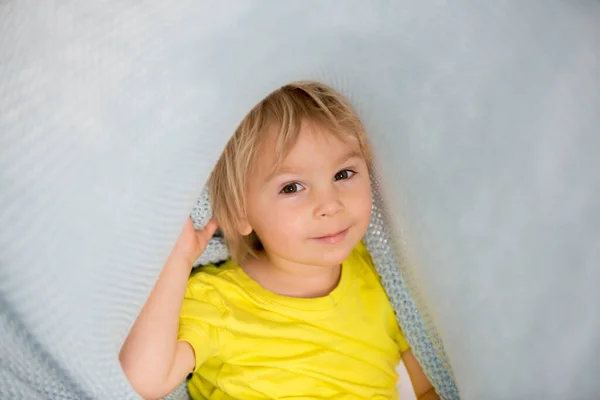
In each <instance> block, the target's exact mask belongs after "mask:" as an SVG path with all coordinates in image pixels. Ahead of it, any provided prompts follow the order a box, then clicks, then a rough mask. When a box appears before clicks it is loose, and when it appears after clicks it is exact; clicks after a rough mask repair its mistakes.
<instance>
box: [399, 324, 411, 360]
mask: <svg viewBox="0 0 600 400" xmlns="http://www.w3.org/2000/svg"><path fill="white" fill-rule="evenodd" d="M396 343H398V349H399V350H400V354H402V353H404V352H405V351H406V350H409V349H410V346H409V344H408V342H407V341H406V338H405V337H404V334H403V333H402V329H400V327H398V334H397V335H396Z"/></svg>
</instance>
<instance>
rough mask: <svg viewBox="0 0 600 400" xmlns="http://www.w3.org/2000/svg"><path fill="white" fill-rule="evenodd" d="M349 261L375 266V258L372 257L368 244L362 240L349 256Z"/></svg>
mask: <svg viewBox="0 0 600 400" xmlns="http://www.w3.org/2000/svg"><path fill="white" fill-rule="evenodd" d="M347 262H349V263H352V264H360V265H365V266H369V267H370V268H374V266H373V259H372V258H371V254H369V251H368V250H367V248H366V246H365V245H364V243H363V242H362V241H360V242H359V243H358V244H357V245H356V246H355V247H354V249H353V250H352V252H351V253H350V256H348V260H347Z"/></svg>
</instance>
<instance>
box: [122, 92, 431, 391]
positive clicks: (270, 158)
mask: <svg viewBox="0 0 600 400" xmlns="http://www.w3.org/2000/svg"><path fill="white" fill-rule="evenodd" d="M370 171H371V153H370V149H369V144H368V141H367V139H366V137H365V132H364V130H363V127H362V124H361V123H360V120H359V119H358V117H357V115H356V114H355V112H354V111H353V110H352V108H351V107H350V106H349V105H348V104H347V103H346V101H345V100H344V99H343V98H342V97H341V96H340V95H339V94H337V93H336V92H334V91H333V90H332V89H330V88H328V87H327V86H324V85H322V84H318V83H314V82H299V83H294V84H290V85H287V86H285V87H283V88H281V89H279V90H277V91H275V92H274V93H272V94H271V95H269V96H268V97H267V98H266V99H265V100H263V101H262V102H261V103H260V104H258V105H257V106H256V107H255V108H254V109H253V110H252V111H251V112H250V113H249V114H248V115H247V116H246V118H245V119H244V120H243V121H242V123H241V124H240V126H239V127H238V129H237V130H236V132H235V134H234V136H233V137H232V138H231V140H230V141H229V142H228V144H227V146H226V148H225V150H224V152H223V154H222V155H221V157H220V159H219V161H218V162H217V165H216V166H215V169H214V171H213V173H212V175H211V177H210V179H209V189H210V195H211V199H212V201H213V209H214V216H215V220H216V221H218V223H219V226H220V228H221V230H222V232H223V234H224V236H225V239H226V241H227V243H228V246H229V248H230V252H231V254H232V259H231V260H229V261H227V262H226V263H224V264H223V265H221V266H218V267H216V266H208V267H204V268H202V269H201V270H200V271H199V272H197V273H195V274H193V275H192V277H191V278H189V280H188V277H189V275H190V271H191V268H192V263H193V262H194V261H195V260H196V259H197V257H199V256H200V254H201V253H202V251H203V250H204V248H205V246H206V243H207V241H208V240H209V238H210V237H211V236H212V234H213V233H214V231H215V229H216V226H217V225H216V222H214V221H211V222H210V223H209V224H208V225H207V226H206V227H205V228H204V229H203V230H202V231H199V232H196V231H195V230H194V228H193V225H192V223H191V221H190V220H188V221H187V223H186V225H185V227H184V229H183V231H182V233H181V235H180V237H179V239H178V241H177V243H176V244H175V246H174V248H173V250H172V252H171V255H170V256H169V258H168V260H167V262H166V264H165V266H164V268H163V270H162V272H161V274H160V276H159V279H158V281H157V283H156V286H155V287H154V289H153V291H152V294H151V295H150V298H149V299H148V301H147V303H146V305H145V306H144V308H143V310H142V312H141V313H140V315H139V316H138V318H137V320H136V322H135V324H134V326H133V328H132V330H131V332H130V334H129V336H128V338H127V340H126V341H125V344H124V345H123V348H122V350H121V354H120V360H121V364H122V366H123V369H124V371H125V374H126V375H127V378H128V379H129V381H130V382H131V384H132V386H133V387H134V389H135V390H136V391H137V392H138V393H139V394H140V395H141V396H143V397H144V398H152V399H155V398H160V397H162V396H164V395H166V394H168V393H169V392H171V391H172V390H173V389H174V388H175V387H176V386H177V385H178V384H179V383H180V382H181V381H182V380H183V379H184V378H185V377H186V376H187V375H188V374H190V373H191V374H192V375H191V378H190V379H189V382H188V388H189V391H190V394H191V396H192V398H194V399H243V400H252V399H275V398H288V399H289V398H295V399H317V398H322V399H325V398H327V399H333V398H335V399H364V398H369V399H396V398H398V393H397V380H398V376H397V373H396V367H397V365H398V363H399V361H400V354H401V356H402V359H403V360H404V362H405V365H406V367H407V370H408V372H409V375H410V377H411V380H412V382H413V386H414V388H415V392H416V394H417V396H418V397H419V398H422V399H437V398H438V396H437V395H436V394H435V391H434V390H433V388H432V386H431V384H430V383H429V381H428V380H427V378H426V377H425V375H424V374H423V371H422V370H421V368H420V366H419V365H418V363H417V361H416V359H415V357H414V356H413V355H412V353H411V351H410V349H409V347H408V344H407V343H406V341H405V339H404V337H403V336H402V332H401V330H400V328H399V327H398V324H397V323H396V319H395V316H394V311H393V309H392V306H391V305H390V303H389V301H388V299H387V296H386V294H385V292H384V290H383V288H382V287H381V285H380V283H379V280H378V277H377V275H376V272H375V269H374V267H373V263H372V261H371V258H370V256H369V254H368V252H367V250H366V249H365V247H364V245H363V244H362V243H361V239H362V237H363V235H364V234H365V232H366V230H367V227H368V225H369V219H370V215H371V189H370V180H369V175H370Z"/></svg>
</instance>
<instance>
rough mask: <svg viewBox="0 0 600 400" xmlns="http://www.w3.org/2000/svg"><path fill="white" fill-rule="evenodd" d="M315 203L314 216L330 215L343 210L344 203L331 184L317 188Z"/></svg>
mask: <svg viewBox="0 0 600 400" xmlns="http://www.w3.org/2000/svg"><path fill="white" fill-rule="evenodd" d="M315 204H316V205H315V211H314V214H315V217H316V218H324V217H332V216H335V215H336V214H339V213H340V212H342V211H343V210H344V203H343V202H342V199H341V198H340V194H339V192H338V190H336V188H335V187H334V186H333V185H331V186H328V187H325V188H321V189H320V190H318V192H317V193H316V202H315Z"/></svg>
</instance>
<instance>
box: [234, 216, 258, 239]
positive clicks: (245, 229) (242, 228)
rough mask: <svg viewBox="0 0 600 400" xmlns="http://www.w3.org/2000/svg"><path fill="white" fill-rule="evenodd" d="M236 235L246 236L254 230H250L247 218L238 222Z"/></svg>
mask: <svg viewBox="0 0 600 400" xmlns="http://www.w3.org/2000/svg"><path fill="white" fill-rule="evenodd" d="M237 230H238V233H239V234H240V235H242V236H248V235H249V234H251V233H252V231H253V230H254V229H252V225H250V221H248V219H247V218H243V219H242V220H240V222H239V223H238V226H237Z"/></svg>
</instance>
